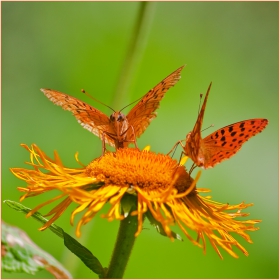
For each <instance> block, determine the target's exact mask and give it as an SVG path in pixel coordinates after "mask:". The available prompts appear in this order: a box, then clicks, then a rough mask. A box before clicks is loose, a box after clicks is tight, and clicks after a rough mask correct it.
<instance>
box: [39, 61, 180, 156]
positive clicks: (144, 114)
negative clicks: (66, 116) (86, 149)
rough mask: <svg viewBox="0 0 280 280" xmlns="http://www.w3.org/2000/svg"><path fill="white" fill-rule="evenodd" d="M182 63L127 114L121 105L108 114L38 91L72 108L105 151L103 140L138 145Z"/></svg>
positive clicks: (66, 97) (116, 144) (53, 92)
mask: <svg viewBox="0 0 280 280" xmlns="http://www.w3.org/2000/svg"><path fill="white" fill-rule="evenodd" d="M184 67H185V66H182V67H180V68H178V69H177V70H176V71H174V72H173V73H172V74H170V75H169V76H168V77H166V78H165V79H164V80H163V81H161V82H160V83H159V84H158V85H156V86H155V87H154V88H152V89H151V90H150V91H149V92H148V93H147V94H145V95H144V96H143V97H142V98H141V99H140V101H139V102H138V103H137V104H136V105H135V106H134V107H133V108H132V109H131V111H130V112H129V113H128V115H127V116H125V115H124V114H122V113H121V111H122V110H123V109H124V108H123V109H122V110H120V111H114V110H113V109H112V108H111V109H112V110H113V111H114V113H113V114H112V115H111V116H110V117H107V116H106V115H105V114H104V113H102V112H101V111H99V110H97V109H95V108H93V107H92V106H90V105H88V104H86V103H85V102H83V101H81V100H78V99H76V98H74V97H72V96H69V95H67V94H64V93H61V92H59V91H56V90H52V89H41V91H42V92H43V93H44V94H45V95H46V96H47V97H48V98H49V99H50V100H51V101H52V102H53V103H54V104H56V105H59V106H61V107H62V108H63V109H64V110H68V111H71V112H72V113H73V115H74V116H75V117H76V119H77V120H78V122H79V123H80V124H81V125H82V126H83V127H84V128H85V129H87V130H89V131H90V132H92V133H93V134H95V135H96V136H98V137H99V138H101V139H102V143H103V144H102V145H103V146H102V147H103V154H104V152H105V142H106V143H108V144H109V145H111V146H114V147H115V148H116V149H118V148H123V147H127V146H128V144H129V143H131V142H133V143H134V144H135V146H136V147H137V145H136V138H138V137H139V136H140V135H141V134H142V133H143V132H144V131H145V130H146V128H147V127H148V125H149V124H150V122H151V121H152V120H153V119H154V118H155V117H156V115H157V114H156V113H155V110H156V109H158V108H159V103H160V101H161V99H162V98H163V97H164V95H165V93H166V92H167V90H168V89H169V88H170V87H172V86H174V85H175V84H176V83H177V82H178V81H179V79H180V78H181V76H180V73H181V71H182V69H183V68H184ZM108 107H109V106H108ZM109 108H110V107H109Z"/></svg>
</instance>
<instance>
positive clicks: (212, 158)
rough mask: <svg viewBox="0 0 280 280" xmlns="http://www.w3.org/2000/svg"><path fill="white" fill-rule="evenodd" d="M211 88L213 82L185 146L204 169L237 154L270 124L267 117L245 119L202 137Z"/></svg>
mask: <svg viewBox="0 0 280 280" xmlns="http://www.w3.org/2000/svg"><path fill="white" fill-rule="evenodd" d="M210 89H211V84H210V85H209V87H208V90H207V92H206V96H205V98H204V101H203V105H202V107H201V110H200V112H199V115H198V118H197V121H196V123H195V126H194V128H193V130H192V131H191V132H190V133H188V134H187V136H186V144H185V146H183V149H184V153H185V154H186V155H187V156H189V157H190V158H191V159H192V160H193V162H194V163H195V165H196V166H200V167H202V168H204V169H207V168H211V167H214V166H215V165H216V164H218V163H220V162H222V161H224V160H226V159H229V158H230V157H232V156H233V155H235V154H236V153H237V152H238V151H239V150H240V149H241V147H242V145H243V144H244V143H245V142H246V141H248V140H249V139H250V138H251V137H253V136H255V135H256V134H258V133H260V132H262V130H263V129H264V128H265V127H266V125H267V124H268V120H267V119H249V120H244V121H241V122H237V123H233V124H230V125H228V126H225V127H223V128H220V129H218V130H216V131H215V132H213V133H211V134H210V135H208V136H207V137H205V138H203V139H202V137H201V128H202V123H203V117H204V112H205V108H206V103H207V99H208V95H209V92H210Z"/></svg>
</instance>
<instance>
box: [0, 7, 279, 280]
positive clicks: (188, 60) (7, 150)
mask: <svg viewBox="0 0 280 280" xmlns="http://www.w3.org/2000/svg"><path fill="white" fill-rule="evenodd" d="M1 5H2V201H3V200H5V199H11V200H15V201H18V199H19V196H20V193H19V192H18V191H17V189H16V187H17V186H24V183H23V182H21V181H19V180H18V179H16V178H15V177H14V176H13V175H12V174H11V173H10V171H9V168H10V167H24V166H25V165H24V161H27V160H28V158H29V155H28V153H27V152H26V151H25V150H24V149H23V148H21V147H20V143H26V144H28V145H30V144H32V143H36V144H37V145H38V146H39V147H40V148H42V149H43V150H44V151H45V152H46V153H47V154H48V155H50V156H51V155H52V154H53V150H57V151H58V153H59V154H60V156H61V159H62V161H63V163H64V164H65V165H66V166H69V167H77V166H78V165H77V163H76V162H75V159H74V153H75V152H77V151H78V152H79V158H80V160H81V161H82V162H83V163H85V164H86V163H89V162H90V161H91V160H92V159H93V158H95V157H97V156H99V155H100V152H101V141H100V139H98V138H97V137H96V136H94V135H92V134H91V133H89V132H88V131H87V130H85V129H83V128H82V127H81V126H80V125H79V124H78V123H77V121H76V120H75V118H74V117H73V116H71V114H70V113H69V112H66V111H63V110H62V109H61V108H59V107H58V106H54V105H53V104H52V103H51V102H50V101H49V100H48V99H47V98H46V97H45V96H44V95H43V94H42V92H40V91H39V89H40V88H42V87H43V88H52V89H56V90H59V91H62V92H65V93H67V94H70V95H72V96H75V97H77V98H79V99H82V100H84V101H85V102H88V103H90V104H92V105H93V106H94V107H96V108H98V109H100V110H102V111H103V112H105V113H106V114H108V115H109V114H110V113H111V112H110V110H109V109H107V108H106V107H104V106H102V105H100V104H97V103H94V102H93V101H92V100H90V99H89V98H88V97H86V96H85V95H84V94H82V93H81V92H80V89H81V88H84V89H86V90H87V91H88V92H89V93H90V94H91V95H93V96H94V97H96V98H98V99H99V100H101V101H102V102H104V103H106V104H108V105H109V106H110V105H112V100H113V95H114V91H115V88H116V84H117V80H118V76H119V73H120V69H121V66H122V62H123V59H124V57H125V53H126V51H127V48H128V44H129V41H130V38H131V35H132V32H133V30H134V25H135V21H136V18H137V15H138V11H139V7H140V4H139V2H2V3H1ZM183 64H186V67H185V69H184V70H183V71H182V78H181V80H180V81H179V83H178V84H177V85H176V86H175V87H174V88H172V89H170V91H169V92H168V93H167V94H166V96H165V98H164V99H163V100H162V102H161V107H160V109H159V110H158V117H157V118H156V119H155V120H154V121H153V122H152V124H151V125H150V126H149V128H148V129H147V130H146V132H145V133H144V134H143V135H142V136H141V138H140V139H139V140H138V145H139V147H140V148H143V147H144V146H145V145H148V144H149V145H151V146H152V150H154V151H156V152H162V153H167V152H168V151H169V150H170V149H171V147H172V146H173V145H174V143H175V142H176V141H177V140H179V139H183V138H184V137H185V135H186V134H187V133H188V132H189V131H190V130H191V129H192V128H193V125H194V122H195V120H196V117H197V111H198V104H199V94H200V93H205V92H206V90H207V87H208V85H209V83H210V82H211V81H212V82H213V86H212V90H211V94H210V96H209V100H208V104H207V109H206V113H205V118H204V127H208V126H209V125H211V124H215V127H214V128H210V129H209V130H207V131H206V132H205V133H204V134H203V135H204V136H206V135H208V134H209V133H210V132H211V131H214V130H216V129H218V128H220V127H223V126H226V125H228V124H231V123H234V122H237V121H241V120H245V119H250V118H267V119H269V125H268V127H267V128H266V129H265V130H264V131H263V133H261V134H260V135H257V136H256V137H254V138H253V139H251V140H250V141H249V142H248V143H246V144H245V145H244V147H243V148H242V150H241V151H240V152H239V153H238V154H237V155H236V156H234V157H233V158H231V159H230V160H228V161H225V162H223V163H222V164H220V165H217V166H216V167H215V168H214V169H208V170H206V171H203V172H202V176H201V179H200V181H199V183H198V187H202V188H204V187H205V188H210V189H211V190H212V192H211V195H212V198H213V200H215V201H219V202H223V203H227V202H228V203H231V204H238V203H240V202H242V201H245V202H247V203H251V202H252V203H254V206H253V207H250V208H249V209H247V211H245V212H249V213H250V216H249V218H252V219H261V220H262V223H260V225H259V226H260V230H259V231H256V232H253V233H251V234H250V236H251V237H252V239H253V242H254V243H253V244H248V243H247V242H245V241H244V240H242V239H240V238H238V237H237V240H238V241H240V242H241V244H242V245H243V246H244V247H245V248H246V249H247V250H248V252H249V254H250V255H249V257H245V256H244V255H242V253H241V252H239V251H236V252H237V253H238V255H239V256H240V257H239V259H233V258H232V257H230V256H229V255H228V254H227V253H226V252H224V251H222V250H221V252H222V254H223V256H224V260H220V259H219V257H218V255H217V254H216V253H215V252H214V249H213V248H212V247H211V245H210V244H209V243H207V253H206V255H204V254H203V252H202V250H201V249H199V248H198V247H195V246H194V245H193V244H191V243H190V242H189V241H188V240H187V238H184V239H185V242H179V241H175V242H171V241H170V240H169V239H168V238H164V237H162V236H160V235H158V234H157V233H156V232H155V230H154V229H153V228H152V227H151V226H150V225H149V223H148V222H147V221H146V223H145V224H144V227H145V229H144V230H143V232H142V233H141V234H140V236H139V237H138V238H137V240H136V244H135V247H134V250H133V252H132V255H131V258H130V262H129V264H128V267H127V270H126V273H125V277H126V278H278V263H279V260H278V247H279V244H278V140H279V139H278V2H173V3H172V2H158V3H156V7H155V14H154V19H153V22H152V26H151V30H150V34H149V37H148V43H147V48H146V49H145V52H144V55H143V58H142V59H141V63H140V66H139V68H138V69H137V71H136V73H134V76H133V83H132V85H131V88H130V91H129V92H127V93H125V97H126V100H125V103H124V104H122V107H123V106H125V105H127V104H129V103H130V102H132V101H134V100H136V99H137V98H139V97H140V96H142V95H144V94H145V93H146V92H147V91H148V90H149V89H150V88H152V87H153V86H155V85H156V84H157V83H159V82H160V81H161V80H162V79H163V78H165V77H166V76H167V75H169V74H170V73H171V72H173V71H174V70H175V69H177V68H178V67H179V66H181V65H183ZM130 108H131V107H130ZM115 109H116V110H117V109H120V108H115ZM128 111H129V108H127V109H125V111H124V113H127V112H128ZM176 156H177V157H178V154H176ZM190 164H191V163H190V162H188V164H187V166H188V167H189V166H190ZM196 172H197V170H195V171H194V173H196ZM50 197H52V195H49V194H45V195H42V196H39V197H35V198H30V199H27V200H25V201H24V202H23V204H24V205H26V206H28V207H34V206H36V205H38V204H39V203H40V202H43V201H45V200H46V199H48V198H50ZM107 209H108V208H107ZM43 210H44V209H43ZM71 210H73V207H72V208H71V209H68V210H67V211H66V213H64V214H63V216H62V217H60V218H59V220H57V222H56V224H57V225H59V226H61V227H63V228H64V229H65V231H66V232H68V233H70V234H72V235H73V236H74V228H73V227H71V226H70V224H69V216H70V213H71ZM105 211H106V209H104V211H103V212H105ZM42 212H45V211H42ZM2 218H3V219H4V220H5V221H6V222H7V223H10V224H13V225H17V226H19V227H20V228H22V229H23V230H25V231H26V232H27V233H28V234H29V236H30V237H31V238H32V239H33V240H34V242H36V243H37V244H38V245H39V246H40V247H42V248H43V249H45V250H46V251H47V252H49V253H50V254H52V255H53V256H54V257H55V258H57V259H58V260H59V261H61V262H62V263H63V264H64V266H65V267H66V268H67V269H68V270H69V271H70V272H71V273H72V274H73V276H74V277H76V278H94V277H96V275H95V274H93V273H92V272H90V271H89V270H88V269H87V268H86V267H85V266H84V265H83V264H82V263H80V262H79V261H77V259H76V258H75V257H74V256H73V255H72V254H71V253H70V252H69V251H67V250H66V249H65V248H64V246H63V244H62V242H61V239H59V238H57V237H56V236H54V235H53V234H52V233H51V232H50V231H48V230H46V231H44V232H39V231H38V230H37V229H38V227H39V224H38V223H36V222H35V221H33V219H27V220H26V219H25V217H24V216H23V215H22V214H20V213H17V212H14V211H13V210H11V209H10V208H8V207H7V206H6V205H5V204H3V205H2ZM75 222H76V223H77V220H76V221H75ZM117 229H118V222H117V221H114V222H111V223H109V222H107V221H106V220H103V219H102V218H100V215H98V216H97V217H96V218H95V219H94V220H92V222H91V223H89V224H88V225H87V226H85V227H84V228H83V229H82V230H83V231H82V234H83V235H82V238H81V239H80V240H79V241H80V242H82V244H83V245H85V246H86V247H88V248H89V249H90V250H91V251H92V252H93V253H94V254H95V255H96V256H97V257H98V258H99V259H100V261H101V262H102V264H103V265H104V266H107V265H108V263H109V260H110V255H111V251H112V248H113V245H114V240H115V238H116V234H117ZM176 230H177V228H176V227H175V231H176ZM177 231H178V232H179V233H180V234H181V235H182V236H183V234H182V233H181V232H180V230H177ZM235 237H236V236H235ZM2 277H4V278H9V277H10V278H20V277H22V278H26V275H24V274H19V273H17V274H7V273H4V274H2ZM28 277H29V276H28ZM37 277H42V278H43V277H45V278H48V277H51V276H50V275H49V274H48V273H47V272H41V273H39V274H38V275H36V278H37Z"/></svg>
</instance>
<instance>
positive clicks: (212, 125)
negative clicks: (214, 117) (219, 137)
mask: <svg viewBox="0 0 280 280" xmlns="http://www.w3.org/2000/svg"><path fill="white" fill-rule="evenodd" d="M214 126H215V125H214V124H211V125H209V126H208V127H206V128H204V129H202V130H201V132H202V131H204V130H206V129H208V128H210V127H214Z"/></svg>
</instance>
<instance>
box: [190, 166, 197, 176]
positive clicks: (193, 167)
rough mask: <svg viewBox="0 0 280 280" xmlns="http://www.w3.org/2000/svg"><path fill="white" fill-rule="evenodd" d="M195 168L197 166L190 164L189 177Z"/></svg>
mask: <svg viewBox="0 0 280 280" xmlns="http://www.w3.org/2000/svg"><path fill="white" fill-rule="evenodd" d="M196 167H197V165H196V164H195V163H193V164H192V166H191V169H190V171H189V175H190V176H191V173H192V172H193V170H194V169H195V168H196Z"/></svg>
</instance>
